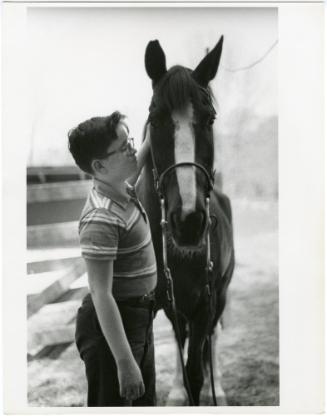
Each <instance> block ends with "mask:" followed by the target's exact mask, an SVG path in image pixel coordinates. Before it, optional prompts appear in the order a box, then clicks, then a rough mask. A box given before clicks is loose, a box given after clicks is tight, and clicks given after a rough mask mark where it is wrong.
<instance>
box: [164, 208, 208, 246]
mask: <svg viewBox="0 0 327 416" xmlns="http://www.w3.org/2000/svg"><path fill="white" fill-rule="evenodd" d="M168 224H169V226H170V231H171V233H172V235H173V237H174V240H175V242H176V243H177V245H179V246H193V247H196V246H199V245H201V244H202V243H203V237H204V231H205V229H206V225H207V219H206V213H205V211H195V212H191V213H189V214H186V215H182V213H181V212H178V211H173V212H172V213H171V214H170V216H169V220H168Z"/></svg>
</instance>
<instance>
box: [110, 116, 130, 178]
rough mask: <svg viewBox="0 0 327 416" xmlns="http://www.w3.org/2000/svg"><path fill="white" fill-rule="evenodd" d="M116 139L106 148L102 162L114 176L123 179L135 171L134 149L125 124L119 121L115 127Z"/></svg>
mask: <svg viewBox="0 0 327 416" xmlns="http://www.w3.org/2000/svg"><path fill="white" fill-rule="evenodd" d="M116 134H117V139H116V140H114V141H113V142H112V143H111V145H110V146H109V147H108V148H107V157H106V158H104V159H103V160H102V164H103V165H104V166H105V168H106V170H107V171H108V173H109V174H110V177H112V176H113V175H114V177H115V178H117V179H121V180H125V179H127V178H129V177H130V176H131V175H133V174H134V173H136V171H137V161H136V157H135V153H136V150H135V149H134V148H133V147H132V146H131V144H130V139H129V131H128V127H127V125H126V124H125V123H124V122H123V121H121V122H120V123H119V124H118V125H117V127H116Z"/></svg>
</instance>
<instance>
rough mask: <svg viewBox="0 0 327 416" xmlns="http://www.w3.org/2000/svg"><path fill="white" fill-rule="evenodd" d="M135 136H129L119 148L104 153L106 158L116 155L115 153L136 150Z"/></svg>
mask: <svg viewBox="0 0 327 416" xmlns="http://www.w3.org/2000/svg"><path fill="white" fill-rule="evenodd" d="M134 149H135V147H134V138H133V137H129V138H128V139H127V140H126V142H125V143H123V144H122V145H121V147H120V148H119V149H117V150H114V151H112V152H108V153H106V154H105V155H104V158H107V157H109V156H112V155H114V154H115V153H126V152H131V151H132V150H134Z"/></svg>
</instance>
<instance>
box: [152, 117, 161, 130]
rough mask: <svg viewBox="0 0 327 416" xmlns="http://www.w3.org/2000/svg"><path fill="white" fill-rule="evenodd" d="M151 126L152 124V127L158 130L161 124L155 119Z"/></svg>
mask: <svg viewBox="0 0 327 416" xmlns="http://www.w3.org/2000/svg"><path fill="white" fill-rule="evenodd" d="M150 124H151V127H153V128H157V127H158V126H159V122H158V120H157V119H155V118H152V119H150Z"/></svg>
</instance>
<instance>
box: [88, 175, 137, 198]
mask: <svg viewBox="0 0 327 416" xmlns="http://www.w3.org/2000/svg"><path fill="white" fill-rule="evenodd" d="M93 179H94V182H95V184H96V185H97V187H98V188H99V190H101V191H102V192H103V193H105V194H107V195H108V197H109V198H110V197H113V198H114V197H118V198H119V199H120V200H122V201H124V200H126V199H129V195H128V194H127V192H126V184H125V182H124V181H115V182H109V181H106V180H105V179H103V178H99V177H95V176H94V177H93Z"/></svg>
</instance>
